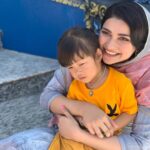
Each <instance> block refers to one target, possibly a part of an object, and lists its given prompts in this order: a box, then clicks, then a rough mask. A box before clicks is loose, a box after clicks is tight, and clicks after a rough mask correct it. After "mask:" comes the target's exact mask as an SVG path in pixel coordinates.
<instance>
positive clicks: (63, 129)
mask: <svg viewBox="0 0 150 150" xmlns="http://www.w3.org/2000/svg"><path fill="white" fill-rule="evenodd" d="M63 111H64V115H58V128H59V132H60V134H61V135H62V136H63V137H65V138H66V139H71V140H75V141H76V140H77V139H78V138H79V137H80V132H82V130H81V129H80V127H79V124H78V122H77V121H76V120H75V119H74V117H73V116H72V115H71V114H70V112H69V111H68V110H67V109H66V108H63Z"/></svg>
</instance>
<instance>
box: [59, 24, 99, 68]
mask: <svg viewBox="0 0 150 150" xmlns="http://www.w3.org/2000/svg"><path fill="white" fill-rule="evenodd" d="M97 48H99V43H98V36H97V35H96V34H95V33H94V32H93V31H92V30H89V29H86V28H81V27H74V28H71V29H69V30H67V31H66V32H65V33H64V34H63V35H62V37H61V38H60V40H59V42H58V61H59V63H60V64H61V65H62V66H64V67H67V66H69V65H71V64H72V62H73V61H75V60H74V59H75V56H79V57H80V58H84V56H92V57H93V58H95V53H96V50H97Z"/></svg>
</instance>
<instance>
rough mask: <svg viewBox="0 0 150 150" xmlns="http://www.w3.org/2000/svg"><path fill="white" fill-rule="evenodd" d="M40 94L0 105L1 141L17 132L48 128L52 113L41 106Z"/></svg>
mask: <svg viewBox="0 0 150 150" xmlns="http://www.w3.org/2000/svg"><path fill="white" fill-rule="evenodd" d="M39 96H40V93H38V94H35V95H31V96H23V97H20V98H16V99H13V100H7V101H4V102H1V103H0V139H3V138H6V137H8V136H10V135H12V134H14V133H16V132H19V131H24V130H26V129H33V128H36V127H47V124H48V120H49V118H50V113H49V112H48V110H44V109H42V108H41V107H40V104H39Z"/></svg>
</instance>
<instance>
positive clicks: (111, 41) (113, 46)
mask: <svg viewBox="0 0 150 150" xmlns="http://www.w3.org/2000/svg"><path fill="white" fill-rule="evenodd" d="M105 49H107V50H116V49H117V43H116V41H115V40H114V39H109V40H107V42H106V43H105Z"/></svg>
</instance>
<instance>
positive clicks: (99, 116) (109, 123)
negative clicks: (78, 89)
mask: <svg viewBox="0 0 150 150" xmlns="http://www.w3.org/2000/svg"><path fill="white" fill-rule="evenodd" d="M83 109H85V110H84V111H83V114H82V124H84V126H85V127H86V128H87V129H88V131H89V132H90V133H91V134H93V135H94V134H95V135H97V136H98V137H100V138H103V137H104V135H105V136H106V137H110V136H112V135H113V134H114V131H115V129H116V128H117V125H116V124H115V123H114V121H113V120H111V119H110V118H109V117H108V116H107V115H106V114H105V113H104V112H103V111H102V110H101V109H99V108H98V107H97V106H95V105H90V106H89V107H88V109H87V108H86V107H84V108H83Z"/></svg>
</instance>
